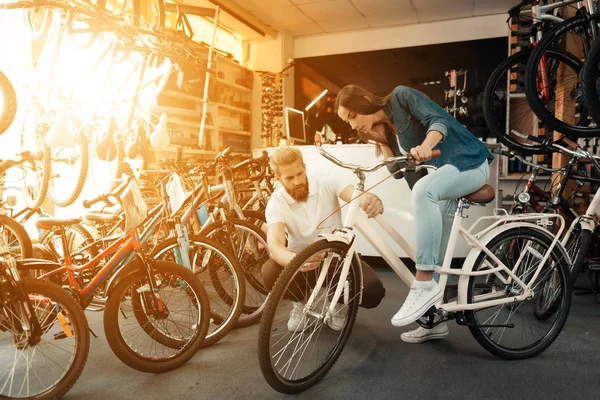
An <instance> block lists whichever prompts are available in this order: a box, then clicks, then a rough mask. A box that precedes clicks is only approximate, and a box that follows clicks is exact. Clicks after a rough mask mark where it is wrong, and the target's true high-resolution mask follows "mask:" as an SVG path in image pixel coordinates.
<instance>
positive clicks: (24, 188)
mask: <svg viewBox="0 0 600 400" xmlns="http://www.w3.org/2000/svg"><path fill="white" fill-rule="evenodd" d="M42 114H43V113H42V112H41V106H40V105H39V104H35V105H34V106H28V107H27V108H26V110H25V112H24V118H23V125H22V126H21V141H20V142H21V143H20V144H21V149H23V150H30V152H31V153H32V154H40V153H41V154H42V159H41V160H37V161H32V162H30V163H26V164H22V165H21V166H20V167H19V168H20V169H21V171H22V172H23V175H24V176H23V177H22V179H20V182H19V184H20V187H21V193H22V195H23V200H24V201H25V204H26V205H27V207H29V208H31V209H36V208H39V207H40V206H41V205H42V203H43V202H44V200H45V199H46V195H47V193H48V185H49V184H50V167H51V157H50V155H51V150H50V148H49V147H48V146H46V143H45V140H44V136H45V135H46V133H47V132H48V129H49V128H50V127H49V126H48V124H47V123H45V122H44V121H40V120H39V119H40V117H41V116H42ZM29 124H32V126H29Z"/></svg>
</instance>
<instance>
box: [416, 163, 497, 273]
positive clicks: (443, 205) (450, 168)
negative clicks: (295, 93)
mask: <svg viewBox="0 0 600 400" xmlns="http://www.w3.org/2000/svg"><path fill="white" fill-rule="evenodd" d="M489 176H490V168H489V165H488V162H487V160H486V161H484V162H483V164H481V165H480V166H479V167H477V168H473V169H469V170H466V171H462V172H461V171H459V170H458V169H457V168H456V167H455V166H454V165H451V164H446V165H444V166H443V167H441V168H439V169H437V170H435V171H430V172H429V174H427V175H426V176H425V177H423V178H421V179H420V180H419V181H418V182H417V183H416V184H415V186H414V187H413V191H412V204H413V211H414V214H415V230H416V244H417V262H416V268H417V269H418V270H420V271H433V270H434V269H435V267H440V266H442V264H443V262H444V255H445V253H446V247H447V246H448V239H449V237H450V231H451V229H452V222H453V221H454V213H455V212H456V208H457V206H458V201H457V200H456V199H458V198H460V197H463V196H466V195H468V194H470V193H473V192H475V191H477V190H478V189H480V188H481V187H482V186H483V185H485V183H486V182H487V180H488V178H489ZM436 275H437V274H436ZM436 280H437V279H436Z"/></svg>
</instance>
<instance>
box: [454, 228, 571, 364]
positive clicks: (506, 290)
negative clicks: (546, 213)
mask: <svg viewBox="0 0 600 400" xmlns="http://www.w3.org/2000/svg"><path fill="white" fill-rule="evenodd" d="M552 240H553V239H552V237H551V236H550V235H546V234H545V233H542V232H540V231H537V230H534V229H530V228H524V227H519V228H513V229H510V230H507V231H505V232H502V233H501V234H499V235H498V236H496V237H495V238H493V239H492V240H491V241H490V242H489V243H488V245H487V248H488V249H489V250H490V251H491V252H492V253H493V254H494V255H495V256H496V257H498V258H499V259H500V261H502V262H503V263H504V264H505V265H506V266H507V267H508V268H509V269H510V270H512V271H513V273H515V275H517V276H518V277H519V279H521V280H522V281H523V282H524V283H525V284H528V285H529V284H531V279H532V278H533V275H534V274H535V272H536V270H537V268H538V267H539V266H540V262H541V261H542V258H543V255H544V254H545V253H546V252H547V250H548V249H549V247H550V245H551V243H552ZM568 263H569V260H568V256H567V255H566V253H565V252H564V251H562V248H559V247H556V246H555V247H554V248H553V249H552V252H551V254H550V257H549V258H548V259H547V260H546V263H545V264H544V265H542V266H541V270H540V273H539V275H538V277H537V279H536V280H535V282H533V286H532V290H533V297H532V298H529V299H526V300H524V301H521V302H510V303H505V304H501V305H498V306H490V307H486V308H482V309H478V310H468V311H465V317H466V319H467V322H468V323H469V330H470V331H471V333H472V334H473V337H474V338H475V339H476V340H477V342H478V343H479V344H480V345H481V346H482V347H483V348H484V349H486V350H487V351H488V352H490V353H492V354H494V355H496V356H498V357H502V358H506V359H512V360H515V359H523V358H528V357H533V356H534V355H537V354H539V353H541V352H542V351H544V350H545V349H546V348H547V347H548V346H550V345H551V344H552V343H553V342H554V340H555V339H556V338H557V337H558V335H559V334H560V332H561V330H562V328H563V326H564V324H565V321H566V320H567V316H568V315H569V310H570V307H571V285H570V279H569V265H568ZM495 266H496V264H495V263H494V261H493V260H492V259H491V258H490V257H489V256H488V255H486V254H485V253H484V252H481V254H480V255H479V257H478V258H477V260H476V261H475V265H474V267H473V271H483V270H484V269H487V268H493V267H495ZM549 283H550V284H551V285H552V288H553V291H554V296H555V297H554V298H553V299H552V300H551V301H550V302H549V304H550V305H551V306H552V307H551V308H552V309H550V308H549V309H548V310H546V315H545V316H544V318H540V315H539V311H536V306H537V301H538V299H537V296H541V295H543V289H544V288H547V287H548V286H547V285H548V284H549ZM521 293H522V289H521V287H520V286H519V285H517V284H516V283H514V282H513V281H512V279H511V278H510V277H509V276H508V275H507V274H506V273H503V272H502V271H500V272H498V273H491V274H488V275H481V276H472V277H470V278H469V288H468V293H467V302H468V303H469V304H475V303H477V302H479V301H484V300H492V299H500V298H503V297H512V296H517V295H519V294H521ZM510 324H513V325H514V326H513V327H511V326H510ZM490 325H494V326H490Z"/></svg>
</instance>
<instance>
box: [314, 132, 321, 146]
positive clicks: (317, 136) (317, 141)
mask: <svg viewBox="0 0 600 400" xmlns="http://www.w3.org/2000/svg"><path fill="white" fill-rule="evenodd" d="M317 143H318V144H321V135H319V134H318V133H315V145H316V144H317Z"/></svg>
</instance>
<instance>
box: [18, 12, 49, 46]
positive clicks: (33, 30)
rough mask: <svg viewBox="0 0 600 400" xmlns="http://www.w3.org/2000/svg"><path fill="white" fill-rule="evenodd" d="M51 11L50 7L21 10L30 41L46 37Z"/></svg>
mask: <svg viewBox="0 0 600 400" xmlns="http://www.w3.org/2000/svg"><path fill="white" fill-rule="evenodd" d="M53 11H54V10H53V9H52V8H50V7H27V8H24V9H23V20H24V22H25V26H26V27H27V29H28V30H29V35H30V37H31V39H32V40H40V39H42V38H43V37H45V36H46V34H47V33H48V29H50V24H52V13H53Z"/></svg>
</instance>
